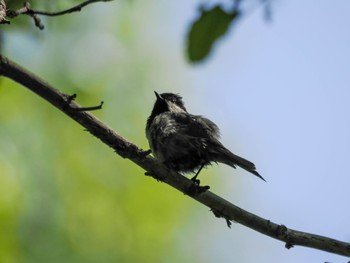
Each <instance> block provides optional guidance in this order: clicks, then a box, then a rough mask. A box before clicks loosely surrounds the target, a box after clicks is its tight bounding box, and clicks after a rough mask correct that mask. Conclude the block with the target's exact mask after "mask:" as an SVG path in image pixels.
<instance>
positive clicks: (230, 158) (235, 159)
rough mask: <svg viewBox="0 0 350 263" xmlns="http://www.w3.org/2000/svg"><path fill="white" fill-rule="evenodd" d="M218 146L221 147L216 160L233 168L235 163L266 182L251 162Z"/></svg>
mask: <svg viewBox="0 0 350 263" xmlns="http://www.w3.org/2000/svg"><path fill="white" fill-rule="evenodd" d="M220 148H221V150H220V154H218V155H217V160H216V161H217V162H220V163H224V164H227V165H229V166H231V167H233V168H236V165H237V166H239V167H241V168H243V169H244V170H246V171H248V172H250V173H252V174H254V175H256V176H257V177H259V178H260V179H262V180H264V181H265V182H266V180H265V179H264V178H263V177H262V176H261V175H260V174H259V173H258V172H257V171H256V168H255V165H254V164H253V163H252V162H250V161H248V160H246V159H244V158H242V157H239V156H238V155H235V154H234V153H232V152H230V151H229V150H228V149H226V148H225V147H220Z"/></svg>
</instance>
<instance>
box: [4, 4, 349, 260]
mask: <svg viewBox="0 0 350 263" xmlns="http://www.w3.org/2000/svg"><path fill="white" fill-rule="evenodd" d="M79 2H80V1H60V2H59V3H57V2H55V3H54V2H52V1H50V2H46V3H45V5H40V6H41V7H43V8H44V7H45V8H46V7H47V8H49V9H50V8H52V9H55V10H57V9H63V8H67V7H70V6H71V5H72V3H73V4H74V3H79ZM209 2H210V1H209ZM257 2H259V1H256V2H255V3H256V4H254V2H252V3H251V4H250V5H247V9H246V10H247V13H246V15H245V17H244V18H243V19H241V20H240V21H239V22H238V23H237V24H236V25H234V26H233V27H232V28H231V29H230V32H229V34H228V35H227V36H225V37H224V38H223V39H222V40H221V41H220V42H219V43H218V44H217V45H216V47H215V50H214V52H213V53H212V54H211V56H210V57H209V59H207V60H206V61H205V62H204V63H201V64H199V65H195V66H193V65H190V64H189V63H188V62H187V60H186V58H185V56H184V53H185V52H184V49H185V43H186V38H185V37H186V34H187V32H188V29H189V25H190V24H191V22H192V21H193V20H194V19H195V18H196V17H197V16H198V7H199V4H200V3H202V2H200V1H195V0H191V1H188V0H187V1H113V2H110V3H99V4H95V5H90V6H88V7H86V8H85V9H84V10H83V11H82V12H80V13H74V14H71V15H67V16H63V17H56V18H44V19H43V22H44V24H45V25H46V29H45V30H44V31H39V30H38V29H37V28H34V26H33V25H32V21H31V20H29V18H28V17H22V18H19V19H18V20H17V19H16V20H13V21H12V25H11V26H8V25H6V26H5V25H3V26H1V30H2V37H3V42H2V53H3V54H5V55H6V56H8V57H10V58H11V59H13V60H15V61H16V62H17V63H19V64H21V65H23V66H25V67H27V68H28V69H30V70H31V71H33V72H35V73H36V74H38V75H39V76H41V77H42V78H44V79H45V80H47V81H48V82H50V83H51V84H53V85H54V86H56V87H58V88H59V89H61V90H62V91H63V92H66V93H68V94H73V93H77V94H78V98H77V101H78V102H79V103H81V104H82V105H86V106H88V105H96V104H98V103H99V102H100V101H101V100H103V101H104V102H105V104H104V107H103V110H100V111H96V112H94V114H96V115H97V116H98V117H99V118H100V119H102V120H103V121H104V122H106V123H107V124H108V125H110V126H111V127H113V128H114V129H115V130H116V131H117V132H119V133H120V134H122V135H123V136H125V137H126V138H128V139H129V140H131V141H133V142H134V143H136V144H137V145H139V146H140V147H143V148H145V149H147V141H146V138H145V135H144V126H145V121H146V118H147V117H148V115H149V113H150V111H151V108H152V105H153V102H154V99H155V98H154V94H153V90H156V91H158V92H165V91H171V92H175V93H180V94H182V96H183V97H184V100H185V102H186V105H187V108H188V110H189V111H190V112H192V113H195V114H202V115H205V116H206V117H208V118H210V119H212V120H214V121H215V122H216V123H217V124H218V125H219V127H220V128H221V131H222V141H223V143H224V144H225V145H227V146H228V148H230V149H232V150H233V151H234V152H235V153H237V154H239V155H242V156H243V157H246V158H247V159H249V160H252V161H253V162H254V163H255V164H256V165H257V168H258V170H259V172H260V173H261V174H262V175H263V176H264V177H265V178H266V179H267V183H264V182H262V181H261V180H258V179H257V178H255V177H254V176H252V175H250V174H248V173H247V172H245V171H242V170H239V169H237V170H233V169H231V168H229V167H226V166H224V165H220V166H216V165H214V166H212V167H210V168H208V169H206V171H204V172H203V174H202V175H201V180H202V182H203V183H205V184H209V185H211V188H212V190H213V191H214V192H215V193H217V194H219V195H220V196H222V197H224V198H226V199H228V200H229V201H231V202H233V203H234V204H236V205H238V206H240V207H242V208H244V209H246V210H248V211H250V212H253V213H256V214H257V215H259V216H262V217H265V218H267V219H270V220H271V221H274V222H276V223H281V224H285V225H286V226H287V227H290V228H293V229H298V230H301V231H307V232H312V233H317V234H320V235H325V236H329V237H332V238H336V239H340V240H343V241H347V242H350V228H349V222H350V212H349V210H350V209H349V200H350V191H349V185H350V176H349V171H348V164H349V162H350V160H349V149H350V138H349V134H350V125H349V119H350V118H349V113H350V103H349V100H350V93H349V84H350V62H349V61H350V34H349V33H350V27H349V25H350V17H349V15H348V13H349V12H348V10H349V9H350V2H349V1H346V0H338V1H332V2H330V1H317V2H315V1H308V0H307V1H300V0H297V1H287V0H280V1H273V2H272V17H271V18H272V20H270V21H269V22H268V21H266V20H265V19H264V13H263V10H262V9H261V8H260V7H259V5H258V3H257ZM53 3H54V4H53ZM213 3H214V2H213ZM38 4H39V3H38ZM40 4H42V3H40ZM48 4H49V6H48ZM17 21H18V22H17ZM0 93H1V96H0V105H1V110H0V232H1V234H0V262H6V263H12V262H165V263H170V262H208V263H209V262H247V263H248V262H326V261H327V262H332V263H336V262H347V261H348V259H347V258H345V257H341V256H337V255H333V254H330V253H326V252H322V251H317V250H313V249H309V248H302V247H295V248H292V249H291V250H287V249H285V248H284V244H283V243H281V242H279V241H276V240H273V239H271V238H269V237H267V236H264V235H261V234H259V233H257V232H255V231H253V230H251V229H248V228H246V227H243V226H241V225H239V224H233V225H232V228H231V229H229V228H227V226H226V223H225V221H224V220H222V219H217V218H215V217H214V216H213V215H212V214H211V213H210V212H209V211H208V209H207V208H206V207H204V206H202V205H201V204H199V203H196V202H194V201H193V200H191V199H189V198H188V197H186V196H184V195H183V194H181V193H179V192H177V191H176V190H174V189H172V188H170V187H169V186H167V185H165V184H162V183H158V182H156V181H155V180H153V179H151V178H149V177H146V176H143V172H144V171H143V170H142V169H140V168H138V167H136V166H135V165H134V164H133V163H131V162H129V161H128V160H124V159H122V158H120V157H119V156H117V155H115V154H114V153H113V151H111V149H109V148H108V147H106V146H105V145H103V144H102V143H100V142H99V141H98V140H97V139H96V138H93V137H92V136H91V135H90V134H88V133H87V132H85V131H84V129H83V128H82V127H81V126H79V125H78V124H76V123H75V122H74V121H72V120H70V119H68V118H67V117H66V116H65V115H63V114H62V113H61V112H59V111H57V110H56V109H55V108H53V107H52V106H51V105H49V104H48V103H47V102H45V101H43V100H42V99H41V98H39V97H38V96H36V95H34V94H33V93H31V92H29V91H28V90H26V89H25V88H23V87H21V86H19V85H17V84H15V83H13V82H11V81H9V80H7V79H4V78H2V79H1V83H0Z"/></svg>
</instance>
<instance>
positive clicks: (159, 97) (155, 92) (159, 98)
mask: <svg viewBox="0 0 350 263" xmlns="http://www.w3.org/2000/svg"><path fill="white" fill-rule="evenodd" d="M154 94H156V97H157V100H161V99H162V97H161V96H160V95H159V94H158V92H157V91H154Z"/></svg>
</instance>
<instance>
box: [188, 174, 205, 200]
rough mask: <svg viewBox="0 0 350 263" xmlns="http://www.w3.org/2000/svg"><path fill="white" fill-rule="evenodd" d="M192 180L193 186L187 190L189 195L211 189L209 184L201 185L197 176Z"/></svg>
mask: <svg viewBox="0 0 350 263" xmlns="http://www.w3.org/2000/svg"><path fill="white" fill-rule="evenodd" d="M191 181H192V184H191V186H190V187H188V188H187V190H186V194H187V195H190V196H192V195H199V194H201V193H204V192H206V191H208V190H209V189H210V186H209V185H204V186H200V185H199V183H200V181H199V180H198V179H196V178H192V179H191Z"/></svg>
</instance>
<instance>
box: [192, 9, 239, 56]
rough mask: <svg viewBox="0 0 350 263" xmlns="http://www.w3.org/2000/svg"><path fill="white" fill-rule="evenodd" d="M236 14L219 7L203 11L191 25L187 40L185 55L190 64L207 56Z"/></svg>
mask: <svg viewBox="0 0 350 263" xmlns="http://www.w3.org/2000/svg"><path fill="white" fill-rule="evenodd" d="M238 14H239V13H238V12H237V11H233V12H231V13H228V12H226V11H224V10H223V9H222V8H221V7H220V6H216V7H214V8H212V9H210V10H203V11H202V14H201V15H200V17H199V18H198V19H197V20H196V21H195V22H194V23H193V24H192V26H191V29H190V32H189V34H188V38H187V53H188V57H189V59H190V61H191V62H200V61H201V60H203V59H204V58H206V57H207V56H208V54H209V53H210V51H211V49H212V47H213V45H214V43H215V42H216V41H217V40H218V39H219V38H220V37H221V36H223V35H224V34H225V33H226V32H227V30H228V28H229V27H230V25H231V23H232V21H234V20H235V19H236V18H237V17H238Z"/></svg>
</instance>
